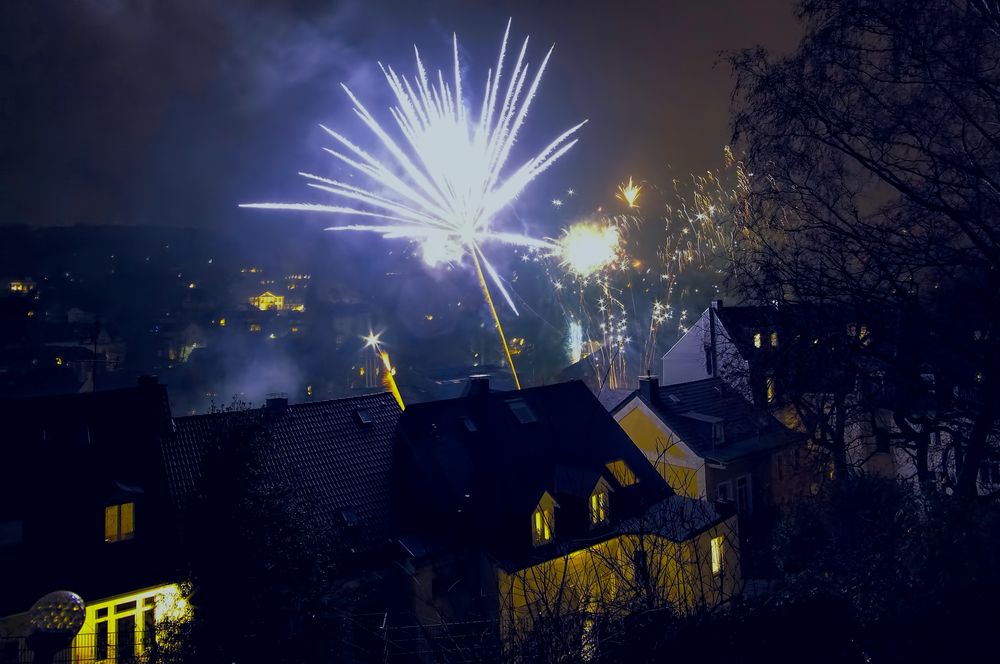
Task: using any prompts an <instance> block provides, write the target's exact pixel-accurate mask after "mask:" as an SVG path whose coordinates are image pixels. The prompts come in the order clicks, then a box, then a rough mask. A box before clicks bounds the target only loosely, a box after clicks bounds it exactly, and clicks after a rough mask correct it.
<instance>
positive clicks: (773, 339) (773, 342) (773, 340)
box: [771, 332, 778, 348]
mask: <svg viewBox="0 0 1000 664" xmlns="http://www.w3.org/2000/svg"><path fill="white" fill-rule="evenodd" d="M777 347H778V333H777V332H772V333H771V348H777Z"/></svg>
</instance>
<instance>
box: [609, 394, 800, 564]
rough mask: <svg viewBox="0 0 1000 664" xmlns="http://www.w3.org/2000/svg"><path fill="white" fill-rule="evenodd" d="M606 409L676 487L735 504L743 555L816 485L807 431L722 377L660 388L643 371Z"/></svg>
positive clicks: (756, 548) (685, 492)
mask: <svg viewBox="0 0 1000 664" xmlns="http://www.w3.org/2000/svg"><path fill="white" fill-rule="evenodd" d="M611 412H612V414H613V415H614V418H615V419H616V420H617V421H618V423H619V425H621V428H622V429H623V430H624V431H625V432H626V433H627V434H628V436H629V438H630V439H631V440H632V442H633V443H635V445H636V447H637V448H638V449H639V450H640V451H641V453H642V454H643V455H644V456H645V457H646V459H648V461H649V463H650V464H652V465H653V466H654V467H655V468H656V470H657V471H659V474H660V475H661V476H662V477H663V479H664V480H666V482H667V483H668V484H669V485H670V486H671V488H672V489H673V490H674V491H675V492H676V493H678V494H679V495H682V496H686V497H688V498H695V499H702V500H710V501H724V502H730V503H732V504H734V506H735V508H736V511H737V513H738V514H739V525H740V534H741V536H742V538H743V545H744V549H745V551H744V552H745V553H746V554H748V555H757V554H760V553H761V552H762V550H761V546H763V539H764V537H763V536H764V535H765V534H766V531H767V528H768V526H769V525H770V524H771V523H773V521H774V516H775V512H776V511H777V510H778V509H779V508H780V507H781V506H783V505H787V504H788V503H790V502H791V501H793V500H794V499H795V498H797V497H799V496H801V495H803V494H808V493H811V492H813V491H815V490H816V488H817V487H816V486H815V481H816V478H815V474H814V473H813V472H812V469H811V467H810V466H809V465H808V464H807V463H806V461H807V460H806V458H805V454H806V452H805V450H804V447H803V444H802V441H803V438H804V436H803V435H802V434H799V433H797V432H794V431H792V430H790V429H788V428H787V427H785V426H784V425H782V424H781V423H780V422H778V421H777V420H776V419H775V418H774V417H772V416H771V414H770V413H768V411H766V410H763V409H760V408H757V407H755V406H754V405H753V404H751V403H750V402H749V401H747V400H746V399H745V398H744V397H743V396H742V395H741V394H740V393H739V392H738V391H736V390H735V389H734V388H732V387H731V386H730V385H728V384H727V383H726V382H725V381H723V380H722V379H721V378H707V379H703V380H695V381H690V382H686V383H676V384H673V385H664V386H661V385H659V381H658V379H657V377H656V376H652V375H647V376H642V377H640V378H639V389H637V390H635V391H633V392H632V393H631V394H630V395H629V396H628V397H625V398H623V399H620V401H619V403H618V405H617V406H615V407H614V408H613V409H612V410H611ZM745 559H746V556H745Z"/></svg>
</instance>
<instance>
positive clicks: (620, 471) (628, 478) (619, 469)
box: [605, 459, 639, 486]
mask: <svg viewBox="0 0 1000 664" xmlns="http://www.w3.org/2000/svg"><path fill="white" fill-rule="evenodd" d="M605 468H607V469H608V470H609V471H611V474H612V475H614V476H615V479H616V480H618V484H620V485H622V486H632V485H633V484H635V483H636V482H638V481H639V478H638V477H636V476H635V473H634V472H632V469H631V468H629V465H628V464H627V463H625V461H624V459H616V460H615V461H612V462H611V463H609V464H606V465H605Z"/></svg>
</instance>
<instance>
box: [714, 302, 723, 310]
mask: <svg viewBox="0 0 1000 664" xmlns="http://www.w3.org/2000/svg"><path fill="white" fill-rule="evenodd" d="M712 308H713V309H715V310H716V311H718V310H719V309H721V308H722V300H712Z"/></svg>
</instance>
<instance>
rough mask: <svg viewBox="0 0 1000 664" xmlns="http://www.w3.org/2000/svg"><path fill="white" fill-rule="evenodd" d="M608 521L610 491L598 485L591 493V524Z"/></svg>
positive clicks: (598, 524)
mask: <svg viewBox="0 0 1000 664" xmlns="http://www.w3.org/2000/svg"><path fill="white" fill-rule="evenodd" d="M607 522H608V491H607V489H605V488H603V487H598V488H597V489H595V490H594V493H592V494H590V525H591V526H592V527H593V526H600V525H603V524H605V523H607Z"/></svg>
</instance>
